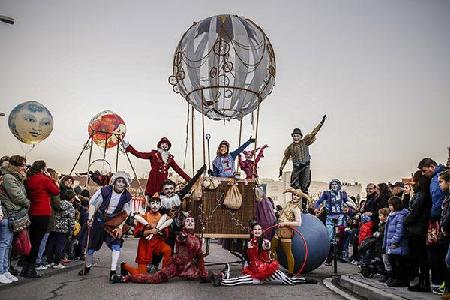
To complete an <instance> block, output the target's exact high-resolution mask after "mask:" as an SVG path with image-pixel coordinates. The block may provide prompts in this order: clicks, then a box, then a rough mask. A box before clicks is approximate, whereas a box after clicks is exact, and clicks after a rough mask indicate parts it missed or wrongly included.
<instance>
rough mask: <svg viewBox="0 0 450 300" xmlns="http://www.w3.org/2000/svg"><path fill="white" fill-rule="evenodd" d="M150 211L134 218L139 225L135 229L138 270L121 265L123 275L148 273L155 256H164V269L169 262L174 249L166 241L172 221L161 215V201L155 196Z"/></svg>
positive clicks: (151, 201)
mask: <svg viewBox="0 0 450 300" xmlns="http://www.w3.org/2000/svg"><path fill="white" fill-rule="evenodd" d="M148 205H149V208H150V210H149V211H147V212H146V213H145V214H143V215H136V216H134V219H135V221H137V225H136V227H135V229H134V236H135V237H138V238H139V243H138V248H137V255H136V263H137V264H138V266H137V268H134V267H132V266H131V265H130V264H128V263H121V264H120V273H121V275H128V274H132V275H135V274H144V273H147V265H148V264H150V263H151V262H152V258H153V255H162V256H163V257H164V259H163V267H165V266H167V263H168V262H169V259H170V256H171V253H172V249H171V248H170V246H169V245H167V244H166V242H165V241H164V240H165V238H166V237H167V236H168V233H169V228H168V226H170V224H171V223H172V219H169V218H167V215H161V214H160V213H159V209H160V208H161V199H160V198H158V197H156V196H153V197H152V198H150V201H149V204H148Z"/></svg>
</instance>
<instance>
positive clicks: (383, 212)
mask: <svg viewBox="0 0 450 300" xmlns="http://www.w3.org/2000/svg"><path fill="white" fill-rule="evenodd" d="M388 216H389V210H388V209H387V208H381V209H379V210H378V219H379V220H380V223H379V224H378V231H377V232H375V233H374V236H376V237H377V238H378V240H379V242H377V249H376V251H377V252H379V253H380V254H381V258H382V260H383V264H384V271H385V273H384V276H383V278H381V280H380V281H381V282H386V281H388V279H389V278H390V277H391V274H392V266H391V264H390V263H389V259H388V256H387V254H386V251H385V250H383V240H384V232H385V228H386V221H387V218H388Z"/></svg>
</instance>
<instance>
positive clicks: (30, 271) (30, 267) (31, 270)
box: [22, 263, 42, 278]
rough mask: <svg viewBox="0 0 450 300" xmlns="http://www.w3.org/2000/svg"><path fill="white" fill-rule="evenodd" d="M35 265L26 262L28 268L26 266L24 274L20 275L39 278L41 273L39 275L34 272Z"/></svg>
mask: <svg viewBox="0 0 450 300" xmlns="http://www.w3.org/2000/svg"><path fill="white" fill-rule="evenodd" d="M35 267H36V265H35V264H33V263H31V264H28V268H27V270H26V272H24V274H23V275H22V276H23V277H25V278H41V277H42V275H39V274H38V273H37V272H36V269H35ZM22 271H23V270H22Z"/></svg>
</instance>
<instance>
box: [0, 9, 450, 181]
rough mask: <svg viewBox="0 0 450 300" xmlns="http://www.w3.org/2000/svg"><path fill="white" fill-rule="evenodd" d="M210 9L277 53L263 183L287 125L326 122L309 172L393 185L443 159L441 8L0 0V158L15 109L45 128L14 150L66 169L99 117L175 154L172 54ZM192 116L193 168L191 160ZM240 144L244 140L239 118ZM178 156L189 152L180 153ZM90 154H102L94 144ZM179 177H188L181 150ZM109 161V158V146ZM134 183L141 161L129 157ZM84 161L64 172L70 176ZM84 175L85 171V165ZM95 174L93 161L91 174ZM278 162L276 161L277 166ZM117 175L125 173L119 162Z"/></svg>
mask: <svg viewBox="0 0 450 300" xmlns="http://www.w3.org/2000/svg"><path fill="white" fill-rule="evenodd" d="M218 14H237V15H239V16H244V17H247V18H250V19H251V20H253V21H254V22H256V23H257V24H258V25H259V26H261V27H262V29H263V30H264V31H265V33H266V34H267V36H268V37H269V39H270V41H271V43H272V45H273V48H274V51H275V55H276V64H277V75H276V79H275V80H276V81H275V87H274V89H273V92H272V94H271V95H269V96H268V97H267V98H266V99H265V100H264V101H263V103H262V104H261V112H260V126H259V131H258V132H259V133H258V141H259V143H261V144H268V145H269V148H268V149H267V151H266V154H265V157H264V158H263V160H262V161H261V163H260V168H259V174H260V176H262V177H269V178H276V176H277V174H278V169H279V165H280V162H281V160H282V155H283V151H284V149H285V148H286V146H287V145H288V144H289V143H290V142H291V136H290V134H291V132H292V130H293V128H295V127H299V128H301V129H302V130H303V132H305V133H306V132H308V131H310V130H312V129H313V128H314V126H315V125H316V124H317V123H318V122H319V121H320V119H321V117H322V115H324V114H327V116H328V119H327V121H326V123H325V125H324V126H323V128H322V130H321V131H320V133H319V134H318V136H317V141H316V142H315V143H314V144H313V145H312V146H311V148H310V152H311V155H312V164H311V167H312V178H313V180H318V181H329V180H330V179H331V178H339V179H341V180H343V181H358V182H363V183H368V182H385V181H398V180H399V179H400V178H402V177H407V176H408V175H410V174H411V172H414V171H415V169H416V166H417V163H418V161H419V160H420V159H421V158H423V157H432V158H433V159H435V160H436V161H438V162H442V163H445V162H446V160H447V156H448V151H447V147H448V146H450V139H449V134H448V132H449V128H450V118H449V112H450V72H449V70H450V57H449V53H450V1H445V0H442V1H434V0H430V1H418V0H417V1H415V0H409V1H404V0H398V1H390V0H377V1H375V0H374V1H361V0H347V1H322V0H314V1H313V0H311V1H261V0H259V1H242V0H240V1H234V0H229V1H211V0H209V1H177V0H172V1H84V0H83V1H56V0H54V1H46V0H42V1H33V0H29V1H15V0H0V15H7V16H11V17H13V18H15V20H16V23H15V24H14V25H8V24H4V23H0V112H4V113H6V117H0V122H1V126H0V137H1V143H0V155H12V154H24V153H25V152H26V151H28V150H29V149H30V147H29V146H27V145H23V144H21V143H20V142H19V141H18V140H16V139H15V137H14V136H13V135H12V134H11V132H10V131H9V129H8V122H7V116H8V114H9V112H10V111H11V110H12V109H13V108H14V107H15V106H16V105H17V104H19V103H21V102H24V101H29V100H35V101H38V102H40V103H42V104H44V105H45V106H46V107H47V108H48V109H49V110H50V111H51V112H52V114H53V117H54V130H53V133H52V134H51V135H50V136H49V137H48V138H47V139H46V140H45V141H43V142H41V143H40V144H38V145H37V146H36V147H35V148H34V149H32V151H30V152H29V153H28V154H27V159H28V161H29V162H32V161H34V160H38V159H44V160H45V161H46V162H47V164H48V166H51V167H53V168H56V169H57V170H58V171H60V172H61V173H67V172H69V171H70V169H71V168H72V166H73V165H74V163H75V160H76V158H77V157H78V154H79V153H80V151H81V149H82V145H83V143H84V142H85V141H86V139H87V138H88V133H87V126H88V123H89V121H90V119H91V118H92V117H93V116H94V115H95V114H97V113H99V112H100V111H103V110H105V109H110V110H112V111H114V112H116V113H117V114H119V115H120V116H121V117H122V118H123V119H124V120H125V122H126V125H127V134H126V140H128V141H129V142H130V143H131V144H132V145H133V146H134V147H135V148H137V149H138V150H141V151H147V150H150V149H154V148H155V147H156V143H157V142H158V141H159V139H160V138H161V137H163V136H167V137H168V138H169V139H170V140H171V141H172V149H171V152H172V153H173V154H174V155H175V159H176V160H177V161H178V163H179V164H180V165H181V166H182V165H183V160H184V156H185V155H184V149H185V138H186V121H187V103H186V101H185V100H184V99H183V98H181V96H180V95H178V94H175V93H174V92H173V91H172V87H171V86H170V85H169V83H168V76H169V75H171V72H172V59H173V53H174V50H175V47H176V45H177V43H178V41H179V40H180V38H181V36H182V34H183V33H184V32H185V31H186V30H187V29H188V28H189V27H190V26H191V25H192V23H193V22H194V21H199V20H202V19H204V18H206V17H209V16H213V15H218ZM200 120H201V118H200V115H199V114H196V123H195V126H196V132H195V135H196V146H195V147H196V149H197V150H196V167H199V166H200V163H201V161H202V154H201V143H200V139H201V131H200V130H199V129H200V128H201V127H200V125H201V123H200ZM243 127H244V129H243V136H244V137H245V138H247V137H250V135H252V133H253V130H252V127H251V125H250V120H249V118H245V119H244V121H243ZM206 132H208V133H210V134H211V136H212V138H211V155H214V153H215V151H216V147H217V145H218V143H219V142H220V141H221V140H223V139H226V140H228V141H230V143H231V148H234V147H237V144H238V134H239V124H238V122H237V121H231V122H217V121H212V120H207V121H206ZM189 148H190V146H189ZM93 155H94V157H95V158H100V157H102V150H101V149H100V148H98V147H95V149H94V151H93ZM187 155H188V158H187V163H186V170H188V172H189V173H191V172H192V166H191V164H190V161H191V159H190V156H191V153H190V151H188V154H187ZM107 157H108V160H109V161H110V162H113V161H114V151H113V150H110V151H108V155H107ZM131 159H132V162H133V165H134V166H135V168H136V170H137V173H138V175H139V176H141V175H143V174H147V172H148V170H149V164H148V162H147V161H144V160H139V159H137V158H133V157H132V158H131ZM87 161H88V158H87V153H86V152H85V153H84V154H83V156H82V158H81V160H80V163H79V165H78V166H77V168H76V171H79V172H83V171H85V169H86V165H87ZM94 167H95V166H94ZM98 167H99V168H100V167H101V168H103V166H98ZM290 168H291V164H290V163H289V164H288V165H287V168H286V170H289V169H290ZM119 169H125V170H127V171H130V168H129V165H128V163H127V160H126V157H125V156H123V155H121V156H120V160H119Z"/></svg>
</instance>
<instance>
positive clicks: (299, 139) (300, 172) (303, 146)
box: [278, 115, 327, 193]
mask: <svg viewBox="0 0 450 300" xmlns="http://www.w3.org/2000/svg"><path fill="white" fill-rule="evenodd" d="M326 118H327V116H326V115H324V116H323V117H322V121H320V123H319V124H318V125H317V126H316V128H314V129H313V131H312V132H311V133H309V134H307V135H305V136H304V137H303V134H302V131H301V130H300V129H299V128H295V129H294V131H293V132H292V134H291V136H292V144H290V145H289V146H288V147H287V148H286V150H284V157H283V161H282V162H281V166H280V173H279V175H278V176H279V177H281V175H282V174H283V169H284V166H285V165H286V163H287V161H288V160H289V159H290V158H291V159H292V164H293V169H292V174H291V187H293V188H294V189H301V190H302V191H303V192H305V193H308V189H309V186H310V184H311V169H310V165H311V155H310V154H309V146H310V145H311V144H312V143H314V141H315V140H316V135H317V133H318V132H319V130H320V128H322V125H323V123H324V122H325V120H326Z"/></svg>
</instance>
